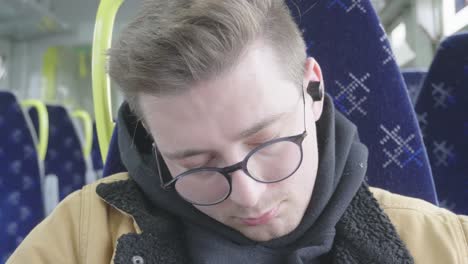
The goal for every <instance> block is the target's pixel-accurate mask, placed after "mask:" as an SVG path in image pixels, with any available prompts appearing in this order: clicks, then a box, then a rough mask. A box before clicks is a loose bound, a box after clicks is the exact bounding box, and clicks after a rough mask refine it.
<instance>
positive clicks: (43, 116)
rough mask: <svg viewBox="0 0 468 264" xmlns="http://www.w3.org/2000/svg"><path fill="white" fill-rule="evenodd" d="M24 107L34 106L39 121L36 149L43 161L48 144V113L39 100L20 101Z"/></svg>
mask: <svg viewBox="0 0 468 264" xmlns="http://www.w3.org/2000/svg"><path fill="white" fill-rule="evenodd" d="M21 105H22V106H23V107H24V108H30V107H32V108H35V109H36V111H37V117H38V122H39V131H38V136H37V137H38V141H39V142H38V143H37V151H38V153H39V158H40V159H41V160H42V161H44V160H45V158H46V154H47V147H48V145H49V113H48V112H47V107H46V106H45V105H44V103H42V102H41V101H39V100H34V99H29V100H24V101H23V102H21Z"/></svg>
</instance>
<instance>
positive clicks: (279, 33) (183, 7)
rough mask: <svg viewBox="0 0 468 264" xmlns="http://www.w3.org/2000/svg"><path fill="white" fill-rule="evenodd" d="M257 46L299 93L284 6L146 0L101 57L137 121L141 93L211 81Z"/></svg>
mask: <svg viewBox="0 0 468 264" xmlns="http://www.w3.org/2000/svg"><path fill="white" fill-rule="evenodd" d="M256 41H261V42H262V43H265V44H266V45H270V47H271V48H272V49H273V52H274V53H275V57H276V58H277V62H278V63H279V66H280V67H282V69H283V70H284V73H285V76H284V77H285V78H289V79H290V80H291V81H293V82H294V83H297V84H299V83H301V85H300V87H301V86H302V78H303V73H304V64H305V61H306V58H307V54H306V45H305V43H304V39H303V37H302V33H301V31H300V30H299V28H298V26H297V24H296V23H295V22H294V19H293V18H292V16H291V13H290V10H289V9H288V7H287V5H286V4H285V2H284V0H146V1H145V2H144V3H143V5H142V8H141V10H140V12H139V13H138V15H137V16H136V18H135V19H133V20H132V21H131V22H130V23H129V24H128V25H127V26H126V28H125V29H124V30H123V31H122V33H121V35H120V37H119V39H118V41H117V42H116V43H115V45H113V47H112V48H111V49H110V50H109V51H108V56H109V61H108V72H109V75H110V77H111V78H112V80H113V81H114V82H116V83H117V84H118V86H119V87H120V89H121V90H122V92H123V95H124V98H125V100H126V101H127V102H128V103H129V106H130V108H131V109H132V111H134V112H135V114H136V115H137V116H138V117H139V118H143V116H142V112H141V111H140V109H139V106H138V96H139V95H140V94H151V95H155V96H163V95H170V94H178V93H181V92H183V91H184V90H187V89H188V88H189V87H190V85H193V84H196V83H197V82H198V81H207V80H210V78H213V77H215V76H216V75H219V74H222V73H224V72H227V71H228V70H230V69H232V68H234V67H235V66H236V64H238V63H239V62H240V60H241V59H242V56H243V55H244V54H245V53H246V52H248V48H249V47H250V46H251V45H252V44H253V43H254V42H256Z"/></svg>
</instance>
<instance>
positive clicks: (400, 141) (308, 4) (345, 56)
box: [105, 0, 437, 203]
mask: <svg viewBox="0 0 468 264" xmlns="http://www.w3.org/2000/svg"><path fill="white" fill-rule="evenodd" d="M287 2H288V5H289V7H290V9H291V11H292V13H293V14H294V16H295V18H296V21H297V22H298V24H299V25H300V27H301V28H302V30H303V33H304V37H305V40H306V42H307V48H308V52H309V55H311V56H314V57H315V58H316V59H317V61H318V62H319V63H320V64H321V66H322V70H323V74H324V78H325V86H326V89H327V91H328V92H329V93H330V94H331V95H332V96H333V99H334V102H335V106H336V107H337V109H338V110H339V111H341V112H342V113H344V114H345V115H346V116H347V117H348V118H349V119H351V120H352V121H353V122H354V123H355V124H356V125H357V126H358V128H359V132H360V135H361V139H363V141H364V143H365V144H366V145H367V146H368V147H369V151H370V159H369V165H368V166H369V168H368V177H369V179H368V180H369V183H370V184H371V185H373V186H377V187H381V188H384V189H387V190H390V191H392V192H396V193H400V194H403V195H408V196H413V197H417V198H422V199H425V200H427V201H429V202H432V203H437V199H436V194H435V190H434V183H433V180H432V175H431V170H430V167H429V161H428V158H427V153H426V149H425V147H424V145H423V143H422V138H421V134H420V131H419V127H418V123H417V121H416V115H415V114H414V111H413V107H412V106H411V103H410V100H409V98H408V94H407V91H406V88H405V85H404V83H403V80H402V77H401V74H400V71H399V69H398V67H397V65H396V63H395V60H394V56H393V53H392V51H391V49H390V44H389V42H388V41H387V36H386V34H385V33H384V30H383V28H382V26H380V24H379V20H378V18H377V16H376V14H375V11H374V10H373V8H372V6H371V4H370V2H369V1H368V0H302V1H301V0H289V1H287ZM109 149H110V151H109V154H108V162H109V165H107V164H106V165H105V167H107V166H108V167H110V168H112V167H113V166H120V167H122V165H121V163H120V162H119V159H120V157H119V153H118V152H113V151H118V146H117V139H116V137H115V135H114V137H113V140H112V141H111V146H110V148H109ZM105 170H106V169H105ZM109 170H110V169H108V171H109Z"/></svg>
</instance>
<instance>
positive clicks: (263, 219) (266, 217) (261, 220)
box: [240, 205, 279, 226]
mask: <svg viewBox="0 0 468 264" xmlns="http://www.w3.org/2000/svg"><path fill="white" fill-rule="evenodd" d="M278 210H279V205H278V206H276V207H275V208H273V209H271V210H270V211H268V212H266V213H264V214H262V215H260V216H258V217H249V218H240V219H241V221H242V223H244V224H246V225H248V226H257V225H264V224H267V223H268V222H270V220H271V219H273V218H275V217H276V216H277V215H278Z"/></svg>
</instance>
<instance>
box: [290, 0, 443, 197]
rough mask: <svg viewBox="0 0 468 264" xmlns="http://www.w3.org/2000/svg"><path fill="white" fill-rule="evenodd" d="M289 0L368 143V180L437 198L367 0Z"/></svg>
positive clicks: (312, 51) (331, 86)
mask: <svg viewBox="0 0 468 264" xmlns="http://www.w3.org/2000/svg"><path fill="white" fill-rule="evenodd" d="M287 2H288V4H289V6H290V9H291V11H292V12H293V14H294V16H295V18H296V21H297V23H298V24H299V25H300V27H301V28H302V31H303V34H304V38H305V40H306V42H307V48H308V53H309V55H310V56H312V57H315V58H316V60H317V61H318V62H319V64H320V65H321V66H322V71H323V75H324V79H325V87H326V91H328V93H329V94H330V95H332V97H333V99H334V103H335V107H336V108H337V109H338V110H339V111H340V112H342V113H343V114H344V115H345V116H346V117H348V118H349V119H350V120H351V121H353V123H355V124H356V125H357V127H358V129H359V134H360V137H361V139H362V141H363V143H364V144H366V146H367V147H368V148H369V153H370V155H369V162H368V170H367V175H368V181H369V183H370V184H371V185H373V186H377V187H381V188H383V189H387V190H389V191H392V192H396V193H399V194H403V195H408V196H413V197H417V198H422V199H425V200H427V201H430V202H433V203H436V202H437V199H436V197H435V190H434V184H433V180H432V176H431V170H430V166H429V162H428V158H427V154H426V150H425V147H424V144H423V142H422V138H421V135H420V130H419V127H418V123H417V121H416V115H415V114H414V110H413V107H412V105H411V102H410V100H409V97H408V93H407V91H406V88H405V85H404V83H403V80H402V77H401V74H400V71H399V68H398V66H397V64H396V62H395V58H394V56H393V53H392V51H391V48H390V44H389V42H388V40H387V36H386V34H385V31H384V30H383V27H382V26H381V25H380V22H379V19H378V17H377V15H376V13H375V11H374V9H373V7H372V5H371V3H370V1H369V0H330V1H321V0H310V1H299V0H289V1H287Z"/></svg>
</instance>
